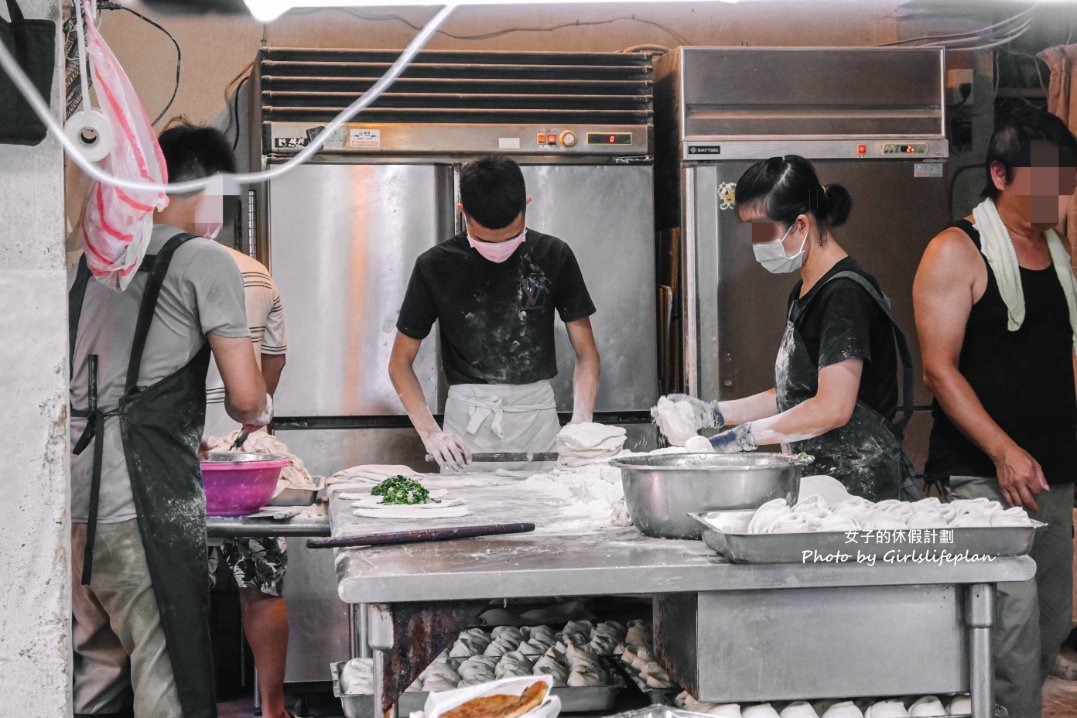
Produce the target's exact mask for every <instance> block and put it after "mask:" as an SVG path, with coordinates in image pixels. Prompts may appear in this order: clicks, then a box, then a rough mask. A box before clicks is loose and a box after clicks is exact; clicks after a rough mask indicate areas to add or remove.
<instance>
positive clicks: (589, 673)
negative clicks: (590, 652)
mask: <svg viewBox="0 0 1077 718" xmlns="http://www.w3.org/2000/svg"><path fill="white" fill-rule="evenodd" d="M567 683H568V685H570V686H573V687H579V688H583V687H585V686H604V685H606V683H607V680H606V671H604V670H603V669H602V667H601V666H598V665H597V664H596V665H594V666H583V665H580V666H573V667H572V672H571V673H569V674H568V681H567Z"/></svg>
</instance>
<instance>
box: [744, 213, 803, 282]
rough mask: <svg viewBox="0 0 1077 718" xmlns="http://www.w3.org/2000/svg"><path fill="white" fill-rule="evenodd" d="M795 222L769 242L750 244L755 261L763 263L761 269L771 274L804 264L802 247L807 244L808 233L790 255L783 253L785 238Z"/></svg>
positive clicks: (793, 268)
mask: <svg viewBox="0 0 1077 718" xmlns="http://www.w3.org/2000/svg"><path fill="white" fill-rule="evenodd" d="M795 226H796V225H795V224H792V225H790V226H789V229H787V230H785V234H783V235H782V236H781V237H779V238H778V239H775V240H772V241H770V242H755V243H753V244H752V252H753V253H754V254H755V261H757V262H759V263H760V264H762V265H763V269H765V270H767V271H768V272H771V273H772V274H789V273H790V272H795V271H797V270H798V269H800V268H801V267H802V266H804V248H805V247H806V246H807V245H808V235H807V234H805V235H804V241H803V242H801V243H800V249H798V250H797V251H796V252H795V253H794V254H793V255H792V256H790V255H788V254H786V253H785V244H784V243H785V238H786V237H788V236H789V233H790V232H792V231H793V227H795Z"/></svg>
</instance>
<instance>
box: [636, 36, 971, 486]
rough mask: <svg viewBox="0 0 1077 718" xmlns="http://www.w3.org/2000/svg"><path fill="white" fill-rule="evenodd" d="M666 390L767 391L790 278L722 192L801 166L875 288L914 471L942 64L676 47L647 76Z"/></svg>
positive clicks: (903, 57) (884, 52) (856, 53)
mask: <svg viewBox="0 0 1077 718" xmlns="http://www.w3.org/2000/svg"><path fill="white" fill-rule="evenodd" d="M655 82H656V91H655V98H656V99H655V103H656V135H657V157H658V166H657V181H656V187H657V193H656V194H657V202H656V208H657V210H658V218H657V219H658V227H659V230H660V231H661V235H662V237H663V240H664V241H663V245H662V252H661V257H662V261H661V270H660V275H661V280H660V281H661V282H662V284H663V286H664V287H666V294H665V297H666V299H665V301H664V302H663V306H662V317H663V322H662V334H663V342H662V349H661V355H662V357H663V361H662V370H663V384H664V386H663V388H664V389H667V390H669V389H677V388H682V387H683V388H684V389H685V390H686V391H687V392H688V393H690V394H693V395H696V396H700V397H704V398H707V399H731V398H737V397H743V396H748V395H751V394H753V393H756V392H759V391H763V390H765V389H767V388H769V387H772V386H773V385H774V376H773V368H774V359H775V355H776V352H777V348H778V344H779V342H780V340H781V336H782V331H783V329H784V326H785V311H786V302H787V299H788V296H789V292H790V290H791V289H792V286H793V284H794V283H795V282H796V281H797V279H798V277H797V276H796V275H772V274H769V273H768V272H766V271H765V270H764V269H763V268H761V267H760V266H759V265H758V264H757V263H756V262H755V260H754V258H753V255H752V249H751V242H750V240H749V239H748V235H747V234H746V230H745V229H744V228H743V226H742V225H741V224H740V223H739V222H738V220H737V216H736V212H735V210H734V208H733V203H732V193H733V190H734V188H735V185H736V182H737V180H738V178H739V177H740V176H741V174H743V172H744V171H745V170H746V169H747V168H748V167H749V166H750V165H751V164H753V163H754V162H755V161H757V160H760V159H765V158H768V157H772V156H777V155H784V154H798V155H801V156H803V157H806V158H807V159H809V160H810V161H811V162H812V163H813V164H814V165H815V167H816V170H817V171H818V174H819V177H820V180H821V181H822V182H823V183H824V184H829V183H837V184H841V185H844V186H845V187H846V188H847V189H848V190H849V192H850V193H851V194H852V198H853V210H852V214H851V216H850V218H849V221H848V223H847V224H845V225H844V226H842V227H841V228H839V229H838V230H836V231H835V236H836V237H837V238H838V241H839V242H841V244H842V246H843V247H844V248H845V249H846V250H847V251H848V252H849V253H850V254H851V255H853V256H854V257H856V258H857V259H858V260H859V261H860V262H861V264H863V265H864V266H865V267H866V268H867V269H868V270H869V271H870V272H872V273H873V274H874V275H875V276H876V277H877V278H878V279H879V281H880V283H881V284H882V286H883V289H884V290H885V291H886V293H887V294H888V295H889V296H890V298H891V300H892V301H893V308H894V313H895V315H896V317H897V319H898V322H899V323H900V325H901V327H902V329H903V330H904V331H905V333H906V335H907V336H908V338H909V340H910V343H911V344H912V346H913V355H914V360H915V362H916V371H915V377H916V402H917V404H918V406H919V407H920V409H921V411H918V412H917V414H916V416H915V418H914V420H913V424H912V426H911V427H910V429H909V432H908V437H907V441H906V446H907V448H908V449H909V450H910V453H911V454H912V455H913V457H914V461H917V462H918V464H920V465H922V457H923V455H924V453H925V452H926V432H927V430H928V429H929V427H930V416H929V415H928V414H927V412H926V411H923V409H925V408H926V405H927V404H928V402H929V401H930V397H929V396H928V393H927V391H926V390H925V389H924V387H923V385H922V380H921V368H920V365H919V351H918V349H917V346H916V332H915V327H914V324H913V311H912V280H913V276H914V274H915V271H916V267H917V265H918V263H919V260H920V256H921V254H922V253H923V250H924V247H925V246H926V244H927V242H928V241H929V240H930V239H931V237H933V236H934V235H935V234H936V233H938V232H939V231H941V229H942V228H943V227H944V226H945V225H946V224H947V223H948V222H949V218H950V214H949V208H948V207H947V201H948V200H947V195H948V192H947V172H946V165H945V160H946V157H947V154H948V144H947V140H946V137H945V132H944V127H945V125H944V110H945V105H944V56H943V51H942V50H940V49H924V48H908V49H890V48H835V47H816V48H748V47H737V48H679V49H677V50H674V51H673V52H671V53H669V54H667V55H665V56H663V57H661V58H660V59H659V60H658V61H657V63H656V68H655Z"/></svg>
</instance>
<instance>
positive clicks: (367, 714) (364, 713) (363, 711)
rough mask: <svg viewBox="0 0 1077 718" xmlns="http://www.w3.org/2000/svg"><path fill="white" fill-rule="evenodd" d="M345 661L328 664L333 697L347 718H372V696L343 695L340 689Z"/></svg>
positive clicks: (364, 694) (363, 694)
mask: <svg viewBox="0 0 1077 718" xmlns="http://www.w3.org/2000/svg"><path fill="white" fill-rule="evenodd" d="M346 663H347V661H339V662H337V663H332V664H330V666H329V667H330V671H331V672H332V674H333V695H334V696H336V697H337V698H339V699H340V706H341V708H343V709H344V715H345V716H347V718H373V717H374V695H373V694H370V693H345V692H344V689H343V688H341V687H340V672H341V671H342V670H344V664H346Z"/></svg>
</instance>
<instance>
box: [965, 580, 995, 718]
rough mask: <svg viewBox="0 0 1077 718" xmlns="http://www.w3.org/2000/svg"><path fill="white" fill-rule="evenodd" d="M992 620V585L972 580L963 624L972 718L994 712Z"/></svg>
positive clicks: (993, 601)
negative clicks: (966, 633) (966, 632)
mask: <svg viewBox="0 0 1077 718" xmlns="http://www.w3.org/2000/svg"><path fill="white" fill-rule="evenodd" d="M994 620H995V586H994V585H993V584H986V583H974V584H971V585H969V586H968V587H967V588H966V589H965V625H966V626H968V628H969V684H970V685H969V688H970V692H971V693H972V718H993V717H994V714H995V667H994V664H993V662H992V659H991V625H992V624H993V623H994Z"/></svg>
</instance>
